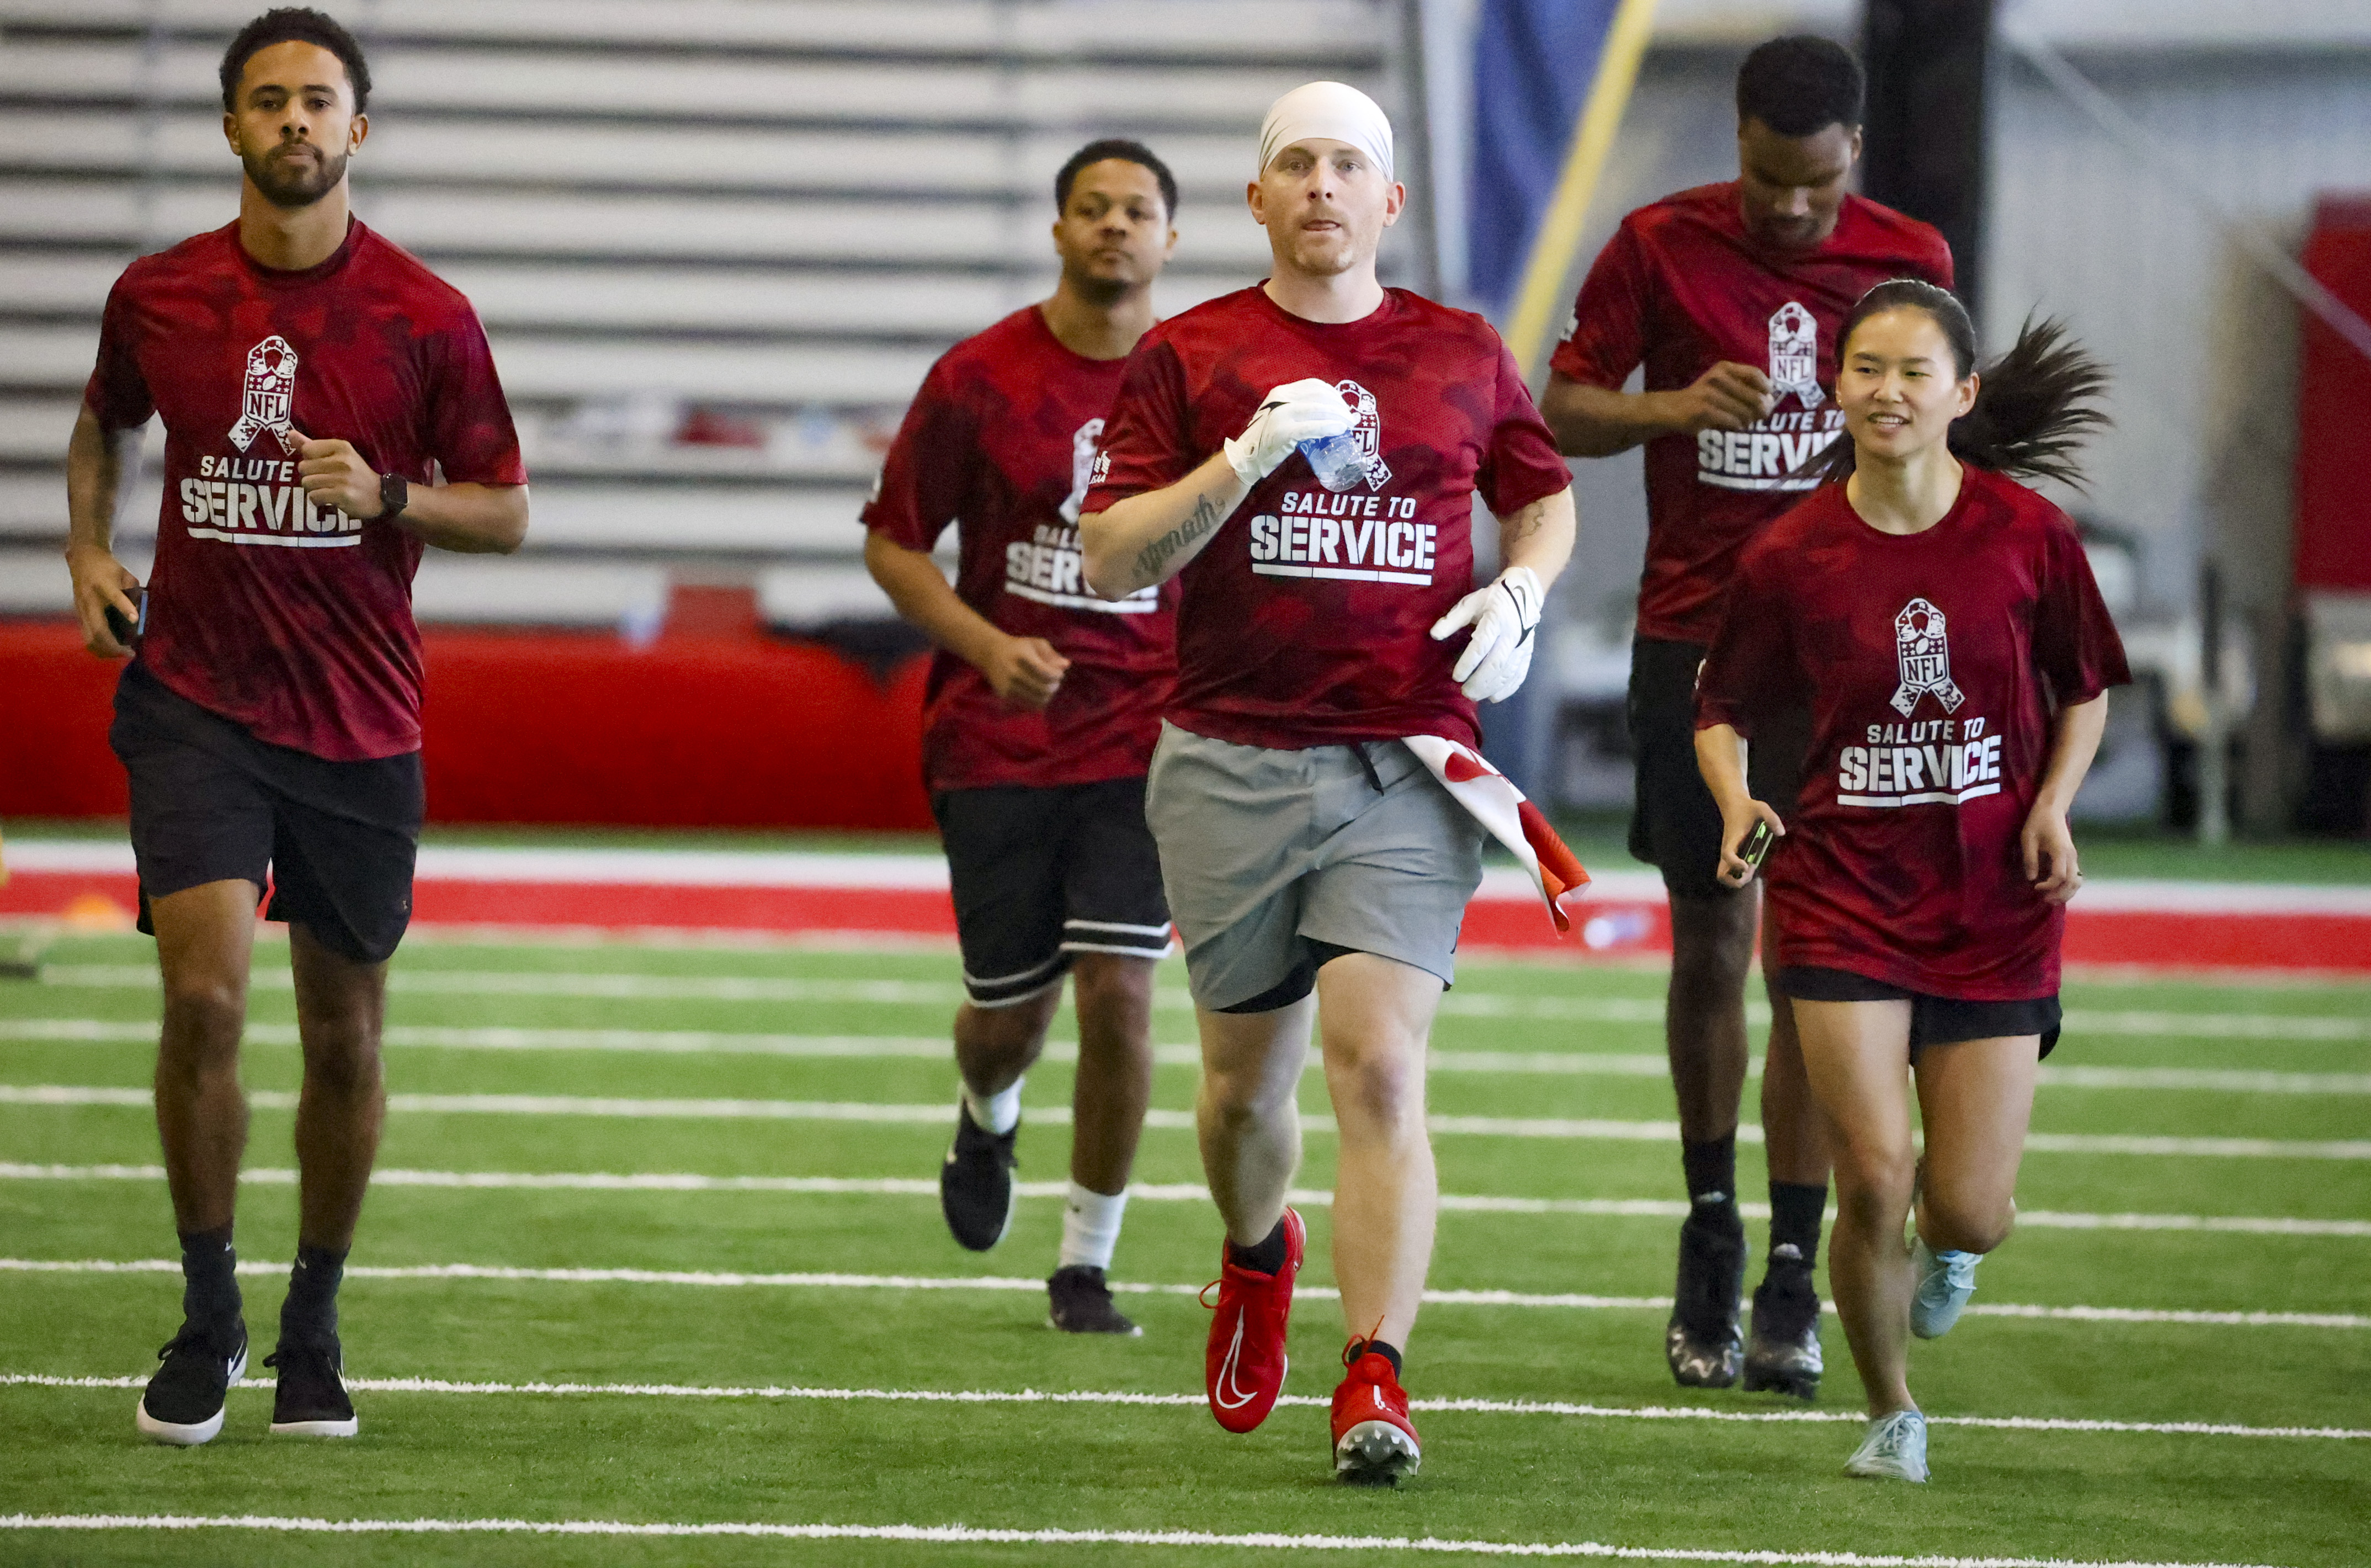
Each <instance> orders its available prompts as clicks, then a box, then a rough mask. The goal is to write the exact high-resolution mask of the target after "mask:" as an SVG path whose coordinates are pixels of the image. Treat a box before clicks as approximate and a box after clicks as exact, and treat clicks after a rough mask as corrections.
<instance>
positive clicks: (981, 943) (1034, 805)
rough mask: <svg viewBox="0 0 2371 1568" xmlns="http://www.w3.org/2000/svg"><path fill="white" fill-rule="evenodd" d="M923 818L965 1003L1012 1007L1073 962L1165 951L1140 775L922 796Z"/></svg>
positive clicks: (1165, 911)
mask: <svg viewBox="0 0 2371 1568" xmlns="http://www.w3.org/2000/svg"><path fill="white" fill-rule="evenodd" d="M931 814H932V815H934V816H936V817H937V818H938V819H939V836H940V837H941V838H942V839H943V840H944V841H945V844H946V849H947V872H948V877H949V880H950V881H952V882H954V899H955V935H956V940H958V941H959V942H960V943H961V944H962V946H963V965H964V989H965V991H966V992H967V993H968V994H969V995H970V997H971V999H972V1005H973V1006H975V1007H982V1008H1000V1007H1010V1006H1012V1004H1013V1003H1015V1002H1020V1001H1025V1000H1027V999H1028V998H1029V997H1034V996H1036V995H1037V994H1038V993H1040V992H1042V991H1044V990H1046V989H1047V987H1049V986H1058V985H1060V984H1061V983H1062V976H1063V975H1064V974H1067V973H1069V971H1070V960H1071V959H1072V957H1073V956H1074V955H1076V954H1078V953H1082V952H1110V953H1119V954H1121V955H1123V956H1126V957H1129V958H1162V957H1165V956H1166V955H1167V954H1168V952H1169V950H1170V939H1169V901H1168V900H1167V899H1166V898H1165V897H1163V896H1162V891H1161V856H1160V852H1159V851H1158V850H1156V849H1155V848H1154V847H1153V845H1152V831H1151V829H1150V828H1148V827H1146V826H1145V825H1144V780H1143V779H1142V778H1109V779H1105V780H1104V781H1103V782H1101V783H1097V784H1061V785H1055V786H1053V787H1051V788H1047V789H1038V788H1035V787H1034V786H1030V785H1025V784H1007V785H997V786H994V787H992V788H989V789H983V790H943V791H941V792H940V793H938V794H936V795H933V796H931Z"/></svg>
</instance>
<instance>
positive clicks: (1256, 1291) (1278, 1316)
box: [1203, 1209, 1309, 1432]
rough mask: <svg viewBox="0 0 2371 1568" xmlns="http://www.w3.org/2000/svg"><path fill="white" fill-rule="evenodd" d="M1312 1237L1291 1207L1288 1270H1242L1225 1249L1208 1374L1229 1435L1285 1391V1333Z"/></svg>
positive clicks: (1215, 1408) (1254, 1420)
mask: <svg viewBox="0 0 2371 1568" xmlns="http://www.w3.org/2000/svg"><path fill="white" fill-rule="evenodd" d="M1308 1234H1309V1232H1308V1229H1307V1228H1306V1227H1304V1226H1303V1225H1302V1224H1301V1216H1299V1215H1297V1214H1295V1213H1293V1212H1292V1211H1291V1210H1290V1209H1286V1210H1285V1211H1284V1267H1282V1268H1280V1269H1278V1271H1277V1272H1276V1273H1274V1274H1261V1273H1259V1272H1257V1271H1256V1270H1254V1269H1246V1268H1239V1267H1237V1266H1236V1264H1235V1262H1234V1260H1233V1259H1232V1257H1231V1256H1230V1255H1229V1254H1228V1253H1227V1251H1225V1249H1224V1248H1223V1246H1222V1247H1221V1249H1220V1254H1219V1279H1218V1286H1219V1303H1218V1309H1217V1315H1216V1316H1214V1317H1213V1318H1212V1319H1211V1320H1210V1347H1209V1354H1208V1355H1206V1356H1205V1357H1204V1360H1203V1373H1204V1378H1205V1381H1206V1383H1207V1385H1208V1387H1209V1394H1210V1413H1211V1414H1212V1415H1213V1416H1216V1417H1217V1418H1218V1422H1219V1424H1220V1425H1221V1426H1223V1427H1225V1428H1226V1429H1227V1430H1228V1431H1230V1432H1249V1431H1250V1430H1251V1429H1252V1428H1253V1427H1255V1426H1257V1425H1258V1424H1260V1423H1261V1422H1263V1421H1266V1419H1267V1412H1269V1411H1271V1410H1273V1409H1275V1408H1276V1397H1277V1396H1278V1394H1280V1393H1282V1392H1284V1371H1285V1367H1286V1366H1287V1365H1288V1363H1287V1361H1286V1358H1285V1354H1284V1329H1285V1324H1286V1323H1287V1322H1288V1321H1290V1319H1291V1317H1292V1281H1293V1276H1294V1275H1296V1274H1299V1273H1300V1272H1301V1248H1302V1245H1303V1243H1304V1242H1305V1241H1306V1240H1307V1238H1308ZM1205 1288H1206V1291H1207V1287H1205Z"/></svg>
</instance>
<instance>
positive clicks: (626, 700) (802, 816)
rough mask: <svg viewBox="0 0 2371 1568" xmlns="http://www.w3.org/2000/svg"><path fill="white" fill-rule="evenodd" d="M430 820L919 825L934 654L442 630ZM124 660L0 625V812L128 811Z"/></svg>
mask: <svg viewBox="0 0 2371 1568" xmlns="http://www.w3.org/2000/svg"><path fill="white" fill-rule="evenodd" d="M426 649H427V659H428V701H427V712H426V722H427V736H426V740H425V747H426V752H427V768H428V814H429V816H430V818H431V820H433V821H436V822H489V823H491V822H516V823H589V824H635V825H650V826H661V827H849V828H875V829H883V828H927V827H928V826H929V825H930V824H931V816H930V805H929V801H928V800H927V799H926V797H925V796H924V794H923V791H922V782H921V726H922V717H921V716H922V675H923V663H924V662H923V661H921V660H919V659H917V660H915V661H912V662H911V663H908V665H906V666H905V667H904V668H903V669H901V670H899V671H898V672H897V673H896V675H895V676H894V677H893V678H892V679H891V680H890V681H889V682H888V683H887V684H886V685H885V686H884V685H883V684H881V683H878V682H876V681H874V680H873V678H872V676H871V675H869V674H866V673H865V671H864V670H863V669H862V667H860V666H858V665H857V664H855V663H850V661H848V660H846V659H843V658H841V657H839V655H838V654H836V653H832V652H830V651H827V650H825V649H821V648H816V647H813V646H807V645H803V644H797V643H784V642H777V641H774V640H770V639H768V638H763V637H670V638H662V639H661V640H659V641H658V642H656V643H654V644H653V645H651V646H650V647H647V648H643V649H640V650H636V649H632V648H629V647H628V646H627V645H626V644H624V643H623V642H621V641H619V640H617V639H615V638H612V637H607V636H584V635H569V634H540V633H514V632H445V631H436V632H430V633H429V634H428V635H427V637H426ZM115 679H116V667H115V666H113V665H110V664H106V663H101V662H99V661H98V660H96V659H93V658H91V657H90V656H89V655H88V654H87V653H85V652H84V651H82V648H81V646H80V641H79V639H78V638H77V637H76V636H75V631H74V628H73V627H72V626H70V625H68V624H66V623H64V622H57V621H51V622H20V623H15V624H8V625H0V816H110V815H121V814H122V813H123V812H124V811H125V810H126V809H127V805H128V801H127V798H126V790H125V787H124V781H123V770H122V768H121V767H120V766H119V765H118V764H117V762H116V760H115V757H114V755H113V753H111V752H110V751H109V749H108V745H107V724H108V720H109V717H110V701H111V699H112V697H113V694H114V689H115Z"/></svg>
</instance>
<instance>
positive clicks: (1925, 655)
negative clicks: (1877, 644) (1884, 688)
mask: <svg viewBox="0 0 2371 1568" xmlns="http://www.w3.org/2000/svg"><path fill="white" fill-rule="evenodd" d="M1893 640H1894V651H1895V653H1896V654H1897V655H1899V657H1900V658H1901V661H1902V685H1901V686H1899V687H1897V688H1896V689H1895V691H1894V693H1893V707H1894V709H1895V711H1897V712H1899V713H1900V714H1902V715H1903V717H1904V718H1907V717H1909V715H1910V711H1911V709H1914V708H1916V707H1917V706H1918V699H1919V698H1921V697H1923V696H1925V695H1926V693H1928V692H1932V693H1934V694H1935V700H1936V701H1937V702H1939V703H1941V704H1942V705H1943V711H1944V712H1946V713H1956V712H1958V711H1959V708H1960V703H1962V702H1964V701H1966V700H1967V699H1966V698H1964V697H1963V696H1961V695H1960V688H1959V687H1958V686H1955V685H1953V684H1952V681H1951V644H1950V642H1949V640H1948V639H1947V638H1946V637H1945V635H1944V622H1943V612H1942V611H1940V610H1938V609H1937V608H1936V607H1935V606H1934V605H1930V604H1928V603H1927V602H1926V600H1924V599H1913V600H1911V601H1910V603H1908V604H1906V605H1903V606H1902V613H1901V614H1900V615H1898V616H1896V617H1893Z"/></svg>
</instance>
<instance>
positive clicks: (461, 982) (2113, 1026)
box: [40, 963, 2371, 1041]
mask: <svg viewBox="0 0 2371 1568" xmlns="http://www.w3.org/2000/svg"><path fill="white" fill-rule="evenodd" d="M40 979H41V983H42V984H43V985H45V986H56V987H60V988H64V989H95V990H121V989H143V990H153V989H155V988H156V968H155V966H154V965H151V964H137V963H123V964H112V963H80V964H51V965H49V966H47V967H45V968H44V969H43V970H42V972H41V976H40ZM387 983H388V985H389V986H390V987H391V988H393V989H394V990H397V991H399V992H407V993H411V994H415V995H422V996H509V997H594V998H601V999H607V1000H619V1001H706V1002H872V1003H876V1004H882V1005H890V1006H896V1005H916V1006H931V1007H952V1006H954V1004H955V1003H957V1002H960V1001H962V1000H963V997H964V992H963V987H962V986H959V985H956V984H954V982H952V981H936V980H844V979H819V978H804V977H796V976H788V975H722V974H632V973H622V974H621V973H607V972H600V971H561V970H510V969H428V968H399V969H396V970H394V971H393V972H392V973H390V974H389V975H388V977H387ZM250 984H251V985H253V986H255V987H256V988H258V989H268V990H275V991H284V990H287V989H289V988H290V987H291V985H292V982H291V980H290V978H289V975H288V973H287V971H285V970H284V969H282V968H280V967H278V966H277V965H260V966H259V967H258V968H257V969H256V971H255V974H254V977H253V979H252V980H251V982H250ZM1154 1005H1155V1006H1156V1007H1159V1008H1161V1009H1164V1010H1169V1011H1190V1010H1191V1009H1192V1008H1193V1003H1192V1001H1191V999H1190V998H1188V997H1186V995H1185V992H1184V991H1183V990H1181V989H1178V988H1175V987H1173V986H1163V987H1162V989H1161V990H1160V991H1159V992H1158V993H1157V994H1156V995H1155V997H1154ZM1440 1012H1441V1014H1442V1016H1443V1017H1449V1018H1487V1019H1536V1020H1543V1021H1564V1022H1575V1023H1606V1024H1640V1025H1648V1024H1660V1023H1661V1022H1662V1020H1663V1004H1662V1002H1661V1001H1660V999H1659V998H1653V997H1531V996H1521V995H1515V994H1512V993H1507V992H1493V991H1475V990H1470V989H1465V988H1460V989H1457V990H1453V991H1452V992H1450V993H1449V994H1448V995H1446V996H1444V997H1441V999H1440ZM1748 1013H1749V1017H1752V1018H1754V1019H1756V1020H1766V1019H1767V1017H1768V1009H1765V1008H1764V1007H1762V1006H1760V1005H1759V1004H1756V1005H1754V1006H1753V1007H1752V1008H1750V1009H1748ZM2066 1027H2067V1029H2068V1030H2069V1031H2070V1032H2076V1033H2080V1032H2086V1031H2088V1032H2092V1033H2100V1034H2138V1035H2160V1034H2162V1035H2183V1036H2195V1037H2201V1038H2205V1039H2214V1040H2220V1039H2230V1038H2245V1039H2259V1040H2335V1041H2352V1040H2371V1019H2363V1018H2344V1017H2330V1016H2321V1015H2310V1014H2307V1015H2283V1014H2261V1013H2178V1012H2168V1011H2163V1010H2152V1011H2130V1012H2125V1011H2116V1010H2112V1009H2085V1008H2076V1009H2069V1010H2068V1012H2067V1015H2066Z"/></svg>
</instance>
